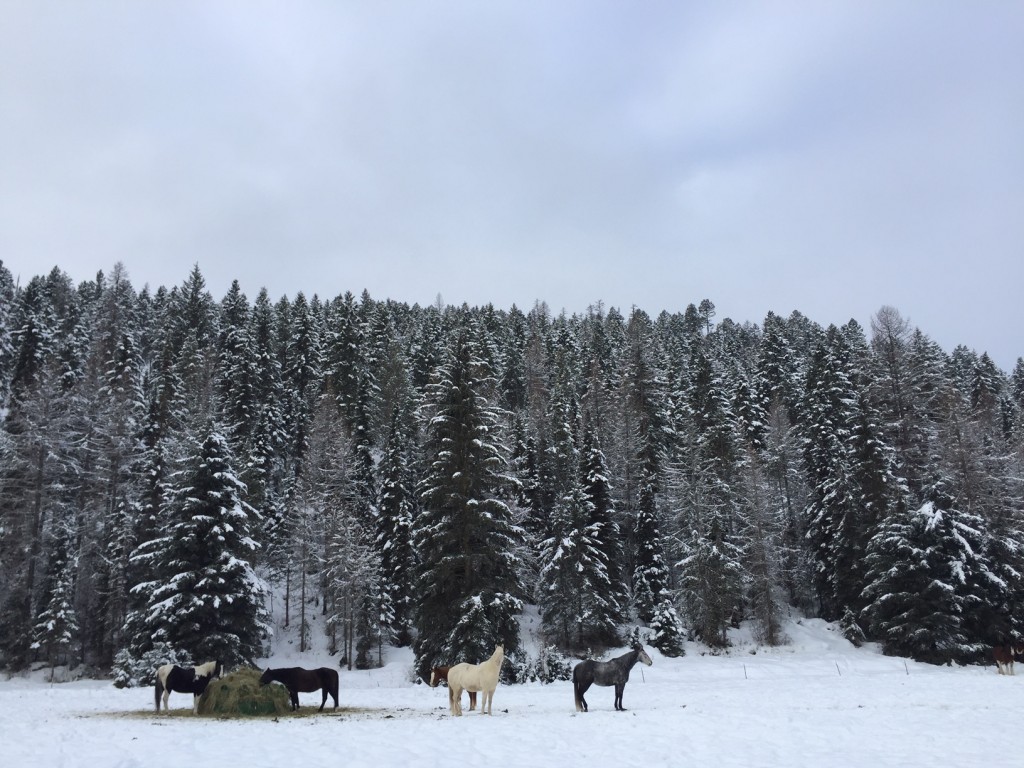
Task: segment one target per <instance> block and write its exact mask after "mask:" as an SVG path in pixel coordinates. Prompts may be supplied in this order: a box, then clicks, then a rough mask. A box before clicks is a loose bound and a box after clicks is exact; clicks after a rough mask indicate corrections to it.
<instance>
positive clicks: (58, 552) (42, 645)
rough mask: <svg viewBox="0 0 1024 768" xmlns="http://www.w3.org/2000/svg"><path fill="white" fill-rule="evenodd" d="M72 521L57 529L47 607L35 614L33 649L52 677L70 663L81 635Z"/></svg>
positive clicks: (58, 525)
mask: <svg viewBox="0 0 1024 768" xmlns="http://www.w3.org/2000/svg"><path fill="white" fill-rule="evenodd" d="M74 539H75V536H74V527H73V524H72V521H70V520H62V521H60V522H59V523H58V524H57V525H56V530H55V531H54V536H53V544H52V554H51V558H50V559H51V563H50V572H49V582H50V583H49V585H48V587H47V589H46V590H45V592H46V597H45V600H44V603H45V606H44V608H43V610H42V612H41V613H40V614H39V616H37V617H36V624H35V629H34V632H33V642H32V648H33V650H35V651H37V652H38V653H40V654H41V655H42V658H43V660H44V661H46V663H47V664H48V665H49V667H50V676H51V678H52V676H53V670H54V667H56V666H57V665H58V664H67V665H70V664H71V663H72V661H73V660H74V656H73V651H72V648H73V646H74V645H75V643H76V641H77V640H78V639H79V638H78V630H79V627H78V615H77V612H76V611H75V578H76V576H77V572H78V563H77V560H78V558H77V553H76V543H75V540H74Z"/></svg>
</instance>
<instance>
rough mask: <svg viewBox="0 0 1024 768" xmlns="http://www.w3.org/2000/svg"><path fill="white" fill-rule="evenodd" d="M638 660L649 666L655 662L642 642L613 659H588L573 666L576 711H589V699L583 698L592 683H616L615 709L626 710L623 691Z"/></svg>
mask: <svg viewBox="0 0 1024 768" xmlns="http://www.w3.org/2000/svg"><path fill="white" fill-rule="evenodd" d="M638 661H639V662H642V663H643V664H645V665H647V666H648V667H649V666H651V664H653V663H654V662H652V661H651V657H650V656H648V655H647V652H646V651H645V650H644V647H643V646H642V645H640V643H634V644H633V650H631V651H629V652H628V653H624V654H622V655H621V656H619V657H617V658H614V659H612V660H611V661H594V660H593V659H587V660H586V661H581V662H580V663H579V664H577V665H576V666H575V667H573V670H572V689H573V694H574V695H575V698H576V711H577V712H588V711H589V710H588V708H587V700H586V699H584V698H583V694H584V693H586V692H587V689H588V688H590V686H591V685H595V684H596V685H614V686H615V709H616V710H617V711H619V712H625V711H626V708H625V707H624V706H622V691H623V689H624V688H625V687H626V681H627V680H629V670H631V669H632V668H633V666H634V665H635V664H636V663H637V662H638Z"/></svg>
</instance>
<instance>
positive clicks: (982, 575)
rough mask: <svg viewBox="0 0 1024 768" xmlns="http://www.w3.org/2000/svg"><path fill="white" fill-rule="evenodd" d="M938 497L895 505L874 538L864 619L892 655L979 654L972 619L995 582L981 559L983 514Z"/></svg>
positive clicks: (940, 658) (956, 657) (937, 659)
mask: <svg viewBox="0 0 1024 768" xmlns="http://www.w3.org/2000/svg"><path fill="white" fill-rule="evenodd" d="M935 496H936V498H935V501H928V502H925V504H924V505H922V506H921V507H920V508H919V509H916V510H906V509H903V508H902V507H900V508H897V509H896V510H895V511H894V513H893V514H892V515H890V516H889V517H888V518H887V519H886V520H885V521H884V523H883V524H882V525H881V526H880V527H879V529H878V531H877V533H876V534H875V536H874V537H873V538H872V540H871V542H870V544H869V546H868V552H867V557H866V566H867V584H866V586H865V589H864V595H865V598H866V601H867V605H866V606H865V608H864V610H863V612H862V616H863V621H864V623H865V624H866V625H867V628H868V636H869V637H872V638H877V639H878V640H879V641H881V642H882V644H883V647H884V648H885V650H886V652H887V653H892V654H895V655H901V656H910V657H912V658H914V659H917V660H919V661H927V662H931V663H935V664H938V663H948V662H950V661H961V662H965V661H970V660H974V659H976V658H977V649H978V638H975V637H972V635H971V628H970V624H971V618H972V616H974V615H976V614H977V613H978V611H979V608H981V607H982V606H981V604H982V602H983V601H984V600H985V599H986V597H987V595H986V591H987V589H988V588H989V587H991V586H993V585H994V583H995V582H994V578H993V574H992V573H991V571H990V569H989V568H988V564H987V563H986V562H985V561H984V559H983V558H981V557H980V556H979V553H980V551H981V543H982V537H983V533H982V531H981V530H980V528H981V526H982V521H981V520H980V518H978V517H977V516H974V515H970V514H969V513H965V512H963V511H962V510H959V509H957V507H956V504H955V503H954V501H953V499H951V498H949V497H947V496H945V494H944V493H942V492H941V491H939V490H937V491H936V494H935ZM989 642H992V641H991V640H990V641H989Z"/></svg>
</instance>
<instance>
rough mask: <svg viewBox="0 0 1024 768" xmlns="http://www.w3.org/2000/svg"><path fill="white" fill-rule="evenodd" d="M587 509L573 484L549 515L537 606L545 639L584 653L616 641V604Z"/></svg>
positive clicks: (586, 503)
mask: <svg viewBox="0 0 1024 768" xmlns="http://www.w3.org/2000/svg"><path fill="white" fill-rule="evenodd" d="M591 516H592V510H591V508H590V503H589V501H588V500H587V498H586V496H585V495H584V492H583V489H582V488H581V487H580V486H579V485H575V487H574V488H572V490H570V491H569V492H568V493H567V494H566V495H565V496H564V497H563V498H562V499H561V501H560V503H559V504H558V506H557V507H556V508H555V510H554V511H553V513H552V517H553V521H552V526H551V528H552V535H551V537H550V538H548V539H546V540H545V541H544V542H543V543H542V545H541V546H542V550H541V556H540V561H541V570H540V578H539V582H538V586H537V602H538V604H539V605H540V608H541V617H542V619H543V622H544V630H545V633H546V635H547V637H548V639H549V641H551V642H553V643H555V644H556V645H557V646H558V647H559V648H560V649H562V650H565V651H569V652H576V653H579V652H584V651H586V650H587V649H588V648H591V647H593V646H595V645H597V646H601V645H606V644H610V643H612V642H614V641H615V640H616V639H617V635H618V633H617V629H616V622H615V618H616V606H615V604H614V603H613V602H610V600H609V598H610V597H612V596H613V595H614V592H613V590H612V585H611V581H610V579H609V578H608V565H607V562H606V561H605V555H604V552H603V551H602V550H601V548H600V546H599V542H598V541H597V540H596V533H597V529H596V528H595V527H593V526H592V525H591V524H590V518H591Z"/></svg>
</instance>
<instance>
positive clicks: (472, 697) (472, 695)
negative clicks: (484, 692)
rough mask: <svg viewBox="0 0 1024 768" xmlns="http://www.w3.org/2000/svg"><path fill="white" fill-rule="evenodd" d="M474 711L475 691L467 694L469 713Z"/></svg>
mask: <svg viewBox="0 0 1024 768" xmlns="http://www.w3.org/2000/svg"><path fill="white" fill-rule="evenodd" d="M474 709H476V691H470V692H469V711H470V712H472V711H473V710H474Z"/></svg>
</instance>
